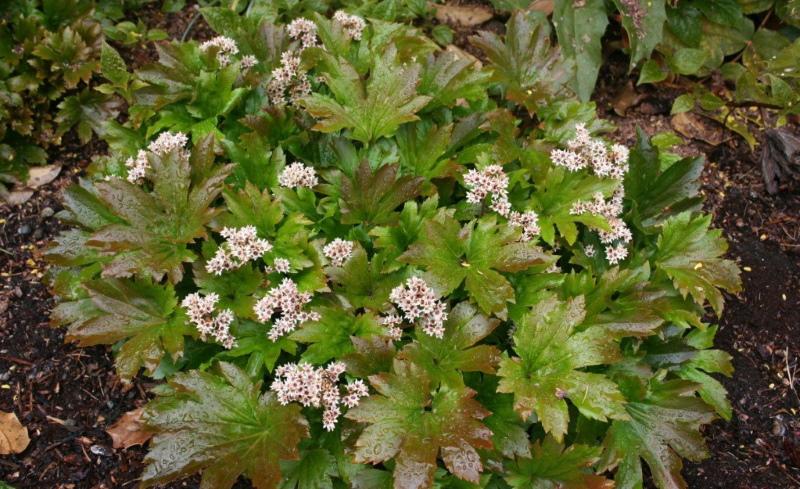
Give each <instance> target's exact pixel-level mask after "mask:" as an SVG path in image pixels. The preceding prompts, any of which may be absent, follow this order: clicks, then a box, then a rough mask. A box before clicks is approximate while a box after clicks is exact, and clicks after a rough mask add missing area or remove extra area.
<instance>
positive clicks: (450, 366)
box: [398, 302, 501, 385]
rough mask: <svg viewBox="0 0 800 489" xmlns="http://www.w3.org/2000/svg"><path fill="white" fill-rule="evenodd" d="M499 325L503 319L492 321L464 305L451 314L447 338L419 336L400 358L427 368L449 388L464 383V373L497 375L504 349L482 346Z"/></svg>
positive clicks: (431, 376) (453, 310)
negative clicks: (501, 351)
mask: <svg viewBox="0 0 800 489" xmlns="http://www.w3.org/2000/svg"><path fill="white" fill-rule="evenodd" d="M499 324H500V321H499V320H497V319H489V318H487V317H486V316H484V315H483V314H481V313H480V312H479V311H478V309H477V308H476V307H475V306H473V305H472V304H470V303H468V302H462V303H460V304H458V305H457V306H455V307H454V308H453V309H452V310H451V311H450V312H449V314H448V318H447V322H446V323H445V332H444V337H443V338H441V339H439V338H435V337H433V336H429V335H426V334H419V335H417V341H415V342H413V343H409V344H408V345H406V346H405V348H403V350H402V351H401V352H400V353H399V355H398V358H401V359H405V360H410V361H412V362H413V363H414V364H416V365H419V366H421V367H422V368H424V369H426V370H427V373H428V375H429V376H430V378H431V379H432V380H434V381H436V382H445V383H447V384H449V385H458V384H459V383H460V382H461V372H483V373H486V374H494V373H495V369H496V367H497V364H498V363H499V362H500V358H501V357H500V350H499V349H498V348H497V347H496V346H494V345H480V344H478V343H479V342H480V341H481V340H482V339H484V338H485V337H487V336H489V335H490V334H491V333H492V331H494V330H495V328H497V326H498V325H499Z"/></svg>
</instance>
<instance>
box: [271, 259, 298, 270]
mask: <svg viewBox="0 0 800 489" xmlns="http://www.w3.org/2000/svg"><path fill="white" fill-rule="evenodd" d="M291 270H292V264H291V262H289V260H287V259H286V258H275V261H273V262H272V266H268V267H267V269H266V272H267V273H272V272H276V273H289V272H290V271H291Z"/></svg>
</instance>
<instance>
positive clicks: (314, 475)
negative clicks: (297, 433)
mask: <svg viewBox="0 0 800 489" xmlns="http://www.w3.org/2000/svg"><path fill="white" fill-rule="evenodd" d="M281 472H282V473H283V481H282V482H281V485H280V487H281V489H333V481H332V480H331V477H332V476H334V475H335V474H336V459H335V458H334V457H333V455H331V454H330V452H328V451H327V450H325V449H321V448H320V449H315V450H302V451H301V452H300V460H297V461H287V462H282V463H281Z"/></svg>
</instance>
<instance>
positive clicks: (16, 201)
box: [5, 190, 33, 206]
mask: <svg viewBox="0 0 800 489" xmlns="http://www.w3.org/2000/svg"><path fill="white" fill-rule="evenodd" d="M31 197H33V190H14V191H13V192H9V193H8V194H7V195H6V196H5V199H6V202H8V203H9V205H15V206H16V205H21V204H24V203H25V202H27V201H28V200H30V198H31Z"/></svg>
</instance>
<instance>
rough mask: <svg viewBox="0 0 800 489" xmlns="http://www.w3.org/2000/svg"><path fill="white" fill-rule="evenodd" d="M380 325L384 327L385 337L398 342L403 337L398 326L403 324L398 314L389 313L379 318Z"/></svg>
mask: <svg viewBox="0 0 800 489" xmlns="http://www.w3.org/2000/svg"><path fill="white" fill-rule="evenodd" d="M380 323H381V324H382V325H383V326H386V335H387V336H388V337H389V338H391V339H393V340H395V341H398V340H399V339H400V338H401V337H402V336H403V330H402V328H400V325H401V324H403V318H402V317H400V315H399V314H395V313H391V314H387V315H386V316H382V317H381V318H380Z"/></svg>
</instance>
